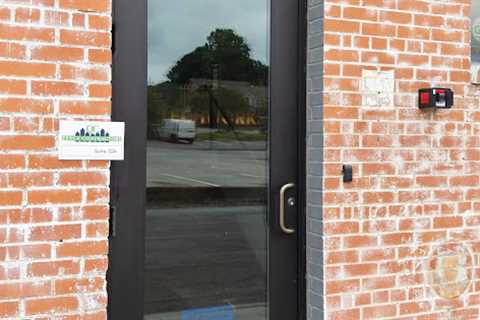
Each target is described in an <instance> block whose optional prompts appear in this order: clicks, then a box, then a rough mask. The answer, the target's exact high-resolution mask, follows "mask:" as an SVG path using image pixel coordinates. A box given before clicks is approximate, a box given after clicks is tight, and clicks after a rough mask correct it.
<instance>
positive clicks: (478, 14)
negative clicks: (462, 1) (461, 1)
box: [471, 1, 480, 82]
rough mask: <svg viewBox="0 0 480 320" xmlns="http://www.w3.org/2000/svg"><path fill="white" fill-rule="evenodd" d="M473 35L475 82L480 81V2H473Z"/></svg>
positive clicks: (473, 71) (473, 72)
mask: <svg viewBox="0 0 480 320" xmlns="http://www.w3.org/2000/svg"><path fill="white" fill-rule="evenodd" d="M471 21H472V22H471V31H472V32H471V35H472V45H471V48H472V49H471V50H472V76H473V79H472V80H473V81H474V82H478V81H480V77H479V75H480V2H478V1H472V8H471Z"/></svg>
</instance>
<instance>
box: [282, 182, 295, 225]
mask: <svg viewBox="0 0 480 320" xmlns="http://www.w3.org/2000/svg"><path fill="white" fill-rule="evenodd" d="M292 188H295V184H294V183H289V184H286V185H284V186H283V187H282V189H280V229H282V231H283V233H285V234H293V233H295V229H290V228H287V226H286V225H285V193H286V192H287V190H289V189H292Z"/></svg>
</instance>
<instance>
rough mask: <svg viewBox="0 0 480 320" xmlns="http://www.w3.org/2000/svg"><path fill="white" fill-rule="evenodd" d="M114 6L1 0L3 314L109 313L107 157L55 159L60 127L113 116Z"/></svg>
mask: <svg viewBox="0 0 480 320" xmlns="http://www.w3.org/2000/svg"><path fill="white" fill-rule="evenodd" d="M110 6H111V4H110V1H109V0H1V1H0V153H1V154H0V318H2V319H3V318H11V319H53V318H52V317H53V316H55V319H60V318H61V319H105V318H106V314H105V305H106V300H107V299H106V290H105V287H106V283H105V271H106V267H107V251H108V250H107V244H108V243H107V235H108V198H109V189H108V184H109V163H108V162H101V161H83V162H81V161H58V160H57V154H56V143H57V142H56V130H57V127H58V120H59V119H105V120H108V119H109V115H110V109H111V106H110V95H111V93H110V91H111V87H110V77H111V69H110V62H111V53H110V50H109V48H110V41H111V36H110V28H111V13H110V11H111V9H110ZM63 315H65V317H63ZM60 316H62V317H60Z"/></svg>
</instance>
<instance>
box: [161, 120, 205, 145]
mask: <svg viewBox="0 0 480 320" xmlns="http://www.w3.org/2000/svg"><path fill="white" fill-rule="evenodd" d="M152 131H153V134H154V136H155V138H158V139H162V140H170V141H172V142H179V141H186V142H188V143H193V142H194V141H195V139H196V138H197V126H196V124H195V121H193V120H179V119H164V120H163V121H162V123H161V124H153V125H152Z"/></svg>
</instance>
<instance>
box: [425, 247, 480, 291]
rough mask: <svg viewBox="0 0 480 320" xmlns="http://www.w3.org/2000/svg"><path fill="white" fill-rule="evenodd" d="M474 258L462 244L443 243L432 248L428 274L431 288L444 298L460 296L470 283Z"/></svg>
mask: <svg viewBox="0 0 480 320" xmlns="http://www.w3.org/2000/svg"><path fill="white" fill-rule="evenodd" d="M473 266H474V260H473V256H472V254H471V252H470V251H469V250H468V249H467V248H466V247H465V246H463V245H462V244H458V243H445V244H442V245H440V246H438V247H436V248H434V249H433V251H432V254H431V256H430V259H429V263H428V275H429V281H430V285H431V287H432V288H433V290H434V291H435V292H436V293H437V294H438V295H439V296H440V297H442V298H444V299H449V300H450V299H456V298H459V297H461V296H462V295H463V294H464V293H465V292H467V290H468V289H469V288H470V285H471V284H472V282H473V281H472V278H473Z"/></svg>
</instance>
